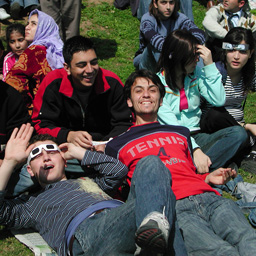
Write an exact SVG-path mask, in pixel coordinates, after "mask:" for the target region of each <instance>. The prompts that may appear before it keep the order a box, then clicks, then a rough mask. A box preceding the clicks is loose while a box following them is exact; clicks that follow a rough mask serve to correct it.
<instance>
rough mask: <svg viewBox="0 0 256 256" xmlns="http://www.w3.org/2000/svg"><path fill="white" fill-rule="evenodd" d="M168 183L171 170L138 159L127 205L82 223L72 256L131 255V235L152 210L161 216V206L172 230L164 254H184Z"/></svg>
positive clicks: (152, 159) (153, 160) (157, 161)
mask: <svg viewBox="0 0 256 256" xmlns="http://www.w3.org/2000/svg"><path fill="white" fill-rule="evenodd" d="M156 180H157V182H156ZM171 183H172V179H171V174H170V171H169V170H168V169H167V168H166V167H165V166H164V164H163V163H162V162H161V160H160V159H159V158H158V157H156V156H148V157H145V158H143V159H141V160H140V161H139V162H138V164H137V166H136V170H135V172H134V174H133V178H132V183H131V188H130V193H129V197H128V200H127V202H126V203H125V204H123V205H121V206H119V207H117V208H114V209H106V210H104V211H103V212H101V213H99V214H96V215H94V216H93V217H90V218H87V219H86V220H84V221H83V222H82V223H81V224H80V225H79V227H78V228H77V230H76V232H75V238H76V239H75V241H74V244H73V250H72V252H73V255H74V256H78V255H97V256H101V255H102V256H103V255H104V256H107V255H118V256H121V255H133V254H134V252H135V249H136V247H135V240H134V235H135V232H136V230H137V228H138V227H139V225H140V224H141V222H142V220H143V219H144V217H145V216H146V215H147V214H148V213H150V212H152V211H158V212H161V213H162V212H163V208H164V207H165V215H166V217H167V218H168V220H169V223H170V227H171V229H170V236H169V247H168V250H167V252H166V254H165V255H177V256H183V255H187V253H186V249H185V246H184V242H183V239H182V236H181V233H180V230H179V227H178V224H177V221H176V214H175V203H176V199H175V196H174V194H173V192H172V190H171ZM174 252H175V253H174Z"/></svg>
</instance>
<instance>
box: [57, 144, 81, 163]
mask: <svg viewBox="0 0 256 256" xmlns="http://www.w3.org/2000/svg"><path fill="white" fill-rule="evenodd" d="M59 148H60V150H61V153H62V156H63V158H64V159H66V160H71V159H77V160H79V161H81V160H82V159H83V157H84V153H85V151H86V149H84V148H82V147H79V146H76V145H74V144H73V143H63V144H61V145H59Z"/></svg>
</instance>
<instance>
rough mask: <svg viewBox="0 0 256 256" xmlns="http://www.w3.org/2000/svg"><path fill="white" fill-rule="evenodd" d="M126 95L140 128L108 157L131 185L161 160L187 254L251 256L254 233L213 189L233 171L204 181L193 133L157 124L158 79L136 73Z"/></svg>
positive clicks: (114, 142)
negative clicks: (124, 169)
mask: <svg viewBox="0 0 256 256" xmlns="http://www.w3.org/2000/svg"><path fill="white" fill-rule="evenodd" d="M124 93H125V96H126V98H127V103H128V106H129V107H130V108H132V110H133V111H134V113H135V116H136V122H135V125H134V126H132V127H131V128H130V129H129V130H128V131H127V132H125V133H123V134H121V135H119V136H118V137H116V138H115V139H113V140H112V141H110V142H109V143H108V144H107V147H106V150H105V151H106V153H107V154H108V155H111V156H114V157H116V158H118V159H119V160H120V161H121V162H123V163H124V164H125V165H127V166H128V168H129V172H128V176H127V182H128V184H129V185H130V184H131V182H130V181H131V178H132V175H133V172H134V170H135V168H136V164H137V162H138V161H139V160H140V159H142V158H144V157H146V156H149V155H155V156H158V157H159V158H160V159H161V161H162V163H163V165H165V166H166V167H167V168H168V169H169V171H170V172H171V175H172V190H173V192H174V195H175V196H176V199H177V202H176V213H177V219H178V224H179V227H180V229H181V230H182V234H183V237H184V241H185V245H186V248H187V251H188V254H190V255H197V256H198V255H253V254H254V253H255V249H256V243H255V242H256V232H255V230H253V229H252V227H251V226H250V225H249V223H248V222H247V220H246V218H245V217H244V215H243V213H242V212H241V211H240V209H239V207H238V206H237V205H236V204H235V203H234V202H233V201H232V200H229V199H225V198H223V197H221V196H220V195H219V193H218V192H217V191H216V190H214V189H213V188H212V187H211V186H210V185H209V184H216V185H217V184H224V183H226V182H227V181H229V180H230V179H231V178H232V177H235V176H236V172H235V170H232V169H231V168H219V169H217V170H215V171H213V172H211V173H207V174H204V175H201V174H198V173H197V170H196V167H195V165H194V162H193V158H192V156H193V155H192V147H191V141H190V132H189V130H188V129H187V128H185V127H181V126H171V125H160V124H159V123H158V122H157V111H158V108H159V107H160V105H161V104H162V101H163V97H164V94H165V89H164V86H163V85H162V83H161V81H160V80H159V79H158V77H157V76H156V75H155V74H153V73H151V72H149V71H146V70H140V71H136V72H134V73H132V74H131V75H130V76H129V78H128V79H127V81H126V83H125V86H124ZM148 164H149V165H152V163H150V162H148ZM151 168H152V169H153V170H154V169H156V168H157V167H154V166H151ZM156 182H158V177H156ZM148 185H149V184H148ZM152 196H153V195H152ZM154 196H156V195H154Z"/></svg>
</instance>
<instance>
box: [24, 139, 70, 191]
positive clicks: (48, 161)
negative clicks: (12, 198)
mask: <svg viewBox="0 0 256 256" xmlns="http://www.w3.org/2000/svg"><path fill="white" fill-rule="evenodd" d="M42 144H55V143H54V142H53V141H51V140H46V141H37V142H36V143H35V144H34V145H35V147H37V146H39V145H42ZM65 166H66V161H65V160H64V158H63V157H62V154H61V152H59V151H56V150H53V151H45V150H44V149H42V151H41V153H40V154H38V155H37V156H35V157H34V158H32V159H31V161H30V163H29V165H28V166H27V170H28V172H29V174H30V175H31V176H32V177H35V178H36V179H37V180H38V182H39V183H40V185H41V186H42V187H45V186H46V185H48V184H52V183H55V182H58V181H61V180H66V176H65Z"/></svg>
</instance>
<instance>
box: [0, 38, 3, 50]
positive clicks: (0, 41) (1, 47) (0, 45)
mask: <svg viewBox="0 0 256 256" xmlns="http://www.w3.org/2000/svg"><path fill="white" fill-rule="evenodd" d="M0 49H1V50H3V51H4V45H3V42H2V40H1V39H0Z"/></svg>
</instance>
